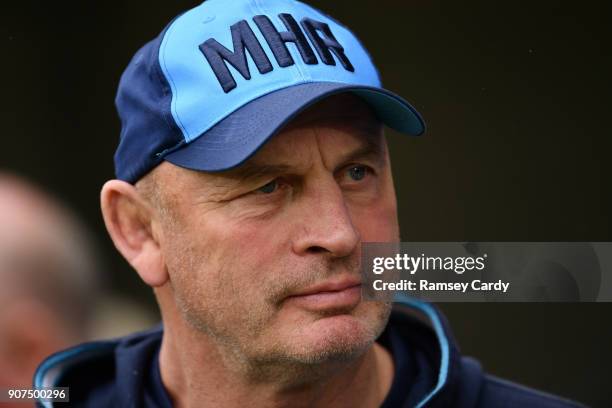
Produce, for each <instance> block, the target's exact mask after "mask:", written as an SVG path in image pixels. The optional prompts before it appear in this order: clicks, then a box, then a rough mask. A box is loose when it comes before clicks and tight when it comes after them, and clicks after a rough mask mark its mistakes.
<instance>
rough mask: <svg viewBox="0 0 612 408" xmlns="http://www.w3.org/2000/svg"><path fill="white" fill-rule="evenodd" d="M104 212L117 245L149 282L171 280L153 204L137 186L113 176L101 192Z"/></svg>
mask: <svg viewBox="0 0 612 408" xmlns="http://www.w3.org/2000/svg"><path fill="white" fill-rule="evenodd" d="M100 201H101V206H102V216H103V217H104V223H105V224H106V229H107V230H108V232H109V234H110V236H111V239H112V240H113V243H114V244H115V247H116V248H117V249H118V250H119V252H121V254H122V255H123V257H124V258H125V259H127V261H128V262H129V263H130V265H132V267H133V268H134V269H136V272H138V275H140V278H141V279H142V280H143V281H144V282H145V283H146V284H147V285H149V286H152V287H157V286H161V285H163V284H164V283H166V281H167V280H168V272H167V269H166V266H165V264H164V259H163V254H162V251H161V248H160V246H159V237H157V236H156V234H155V233H154V230H155V229H154V223H155V222H156V220H155V218H154V216H155V213H154V210H153V209H152V208H151V205H150V204H149V203H148V202H147V201H146V200H145V199H144V198H143V197H142V196H141V195H140V194H139V192H138V191H137V190H136V188H135V187H134V186H133V185H131V184H129V183H126V182H125V181H121V180H110V181H108V182H106V184H104V187H102V193H101V195H100Z"/></svg>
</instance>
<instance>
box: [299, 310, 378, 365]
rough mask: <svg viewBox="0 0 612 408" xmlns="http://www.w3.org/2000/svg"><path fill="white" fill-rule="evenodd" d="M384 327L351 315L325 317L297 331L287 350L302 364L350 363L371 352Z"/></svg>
mask: <svg viewBox="0 0 612 408" xmlns="http://www.w3.org/2000/svg"><path fill="white" fill-rule="evenodd" d="M385 324H386V319H385V321H384V322H382V321H376V322H373V321H371V320H370V319H367V320H365V321H364V318H363V317H362V318H359V317H355V316H353V315H352V314H335V315H330V316H324V317H321V318H318V319H317V320H315V321H312V322H310V323H308V324H306V325H303V326H301V327H299V328H297V329H296V330H295V332H294V333H293V335H292V336H290V337H291V340H290V344H288V347H289V348H290V349H292V351H293V353H292V354H294V356H293V357H294V358H295V359H296V360H299V361H301V362H302V363H310V364H317V363H326V362H334V361H336V362H342V361H350V360H354V359H356V358H358V357H359V356H361V355H362V354H363V353H365V352H366V351H367V350H368V348H369V347H370V346H371V345H372V344H373V343H374V341H375V340H376V338H377V337H378V335H379V334H380V332H381V331H382V328H383V327H384V325H385Z"/></svg>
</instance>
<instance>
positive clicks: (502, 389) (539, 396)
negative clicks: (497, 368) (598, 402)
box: [478, 374, 586, 408]
mask: <svg viewBox="0 0 612 408" xmlns="http://www.w3.org/2000/svg"><path fill="white" fill-rule="evenodd" d="M483 380H484V381H483V383H482V388H481V392H480V398H479V403H478V406H479V407H495V408H505V407H508V408H509V407H524V408H530V407H534V408H535V407H538V408H585V407H586V406H585V405H582V404H580V403H578V402H575V401H571V400H568V399H565V398H561V397H558V396H556V395H552V394H548V393H546V392H542V391H538V390H534V389H532V388H529V387H526V386H523V385H520V384H516V383H513V382H511V381H507V380H504V379H501V378H498V377H495V376H493V375H489V374H487V375H485V377H484V379H483Z"/></svg>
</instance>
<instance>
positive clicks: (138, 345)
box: [34, 327, 162, 408]
mask: <svg viewBox="0 0 612 408" xmlns="http://www.w3.org/2000/svg"><path fill="white" fill-rule="evenodd" d="M161 334H162V330H161V327H156V328H154V329H152V330H148V331H144V332H140V333H135V334H133V335H130V336H126V337H122V338H117V339H112V340H105V341H95V342H90V343H84V344H81V345H78V346H75V347H72V348H69V349H67V350H64V351H60V352H58V353H55V354H53V355H51V356H49V357H48V358H47V359H45V360H44V361H43V362H42V363H41V364H40V366H39V367H38V369H37V370H36V373H35V375H34V386H35V387H69V389H70V391H69V392H70V405H71V406H74V407H85V406H86V407H89V408H94V407H107V406H113V405H115V406H116V404H115V403H113V401H115V398H116V396H117V393H118V387H119V388H121V389H122V390H123V391H125V392H121V394H131V393H133V391H134V390H137V389H138V386H139V385H140V382H141V381H142V379H143V374H144V373H142V372H141V371H142V370H139V369H140V368H141V367H142V366H143V365H144V364H145V361H146V360H147V359H148V358H149V356H150V352H152V350H155V345H156V344H157V343H158V342H159V341H160V339H161ZM139 371H140V372H139ZM118 380H119V382H118ZM122 397H125V398H134V397H135V396H134V395H122ZM37 406H39V407H40V406H45V407H47V406H54V405H53V404H45V403H40V402H39V403H38V405H37Z"/></svg>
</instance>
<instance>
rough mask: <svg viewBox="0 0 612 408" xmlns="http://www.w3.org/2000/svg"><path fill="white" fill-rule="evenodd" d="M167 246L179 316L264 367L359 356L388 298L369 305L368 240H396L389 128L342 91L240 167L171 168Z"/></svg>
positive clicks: (166, 173)
mask: <svg viewBox="0 0 612 408" xmlns="http://www.w3.org/2000/svg"><path fill="white" fill-rule="evenodd" d="M156 177H157V184H158V185H160V186H161V188H162V189H163V193H162V196H163V200H162V201H163V206H164V207H165V209H166V210H165V211H162V214H163V216H162V217H161V218H162V230H163V239H162V242H161V249H162V251H163V255H164V260H165V263H166V265H167V268H168V273H169V276H170V285H171V287H172V289H173V294H174V298H175V301H176V303H177V305H178V309H179V310H180V312H181V314H182V318H184V319H186V320H187V322H189V323H190V324H191V325H192V326H193V327H195V328H196V329H198V330H199V331H201V332H203V333H206V334H207V335H209V336H210V337H212V338H213V339H214V340H215V341H216V342H217V343H218V344H220V345H222V346H224V347H229V348H230V349H231V350H232V355H235V356H239V357H240V358H242V359H244V361H248V362H257V363H258V364H265V363H266V362H267V363H274V362H280V361H284V362H287V361H292V362H298V363H305V364H312V363H319V362H326V361H338V360H345V359H350V358H354V357H355V356H357V355H359V354H360V353H362V352H364V351H365V350H366V349H367V347H368V346H369V345H371V344H372V342H373V341H374V340H375V339H376V337H377V336H378V335H379V334H380V332H381V331H382V330H383V328H384V326H385V325H386V322H387V318H388V315H389V310H390V305H389V304H387V303H380V302H366V301H361V298H360V287H359V282H360V272H359V264H360V246H361V242H367V241H377V242H382V241H398V240H399V232H398V223H397V213H396V202H395V192H394V189H393V183H392V176H391V171H390V164H389V158H388V154H387V148H386V142H385V140H384V136H383V134H382V126H381V125H380V123H379V122H378V120H377V119H376V118H375V116H374V115H373V114H372V112H371V111H370V109H369V108H368V107H367V105H365V103H364V102H362V101H361V100H360V99H359V98H357V97H355V96H352V95H339V96H335V97H331V98H328V99H326V100H324V101H323V102H320V103H318V104H317V105H316V106H315V107H313V108H312V109H310V110H308V111H307V112H305V113H303V114H302V115H300V116H299V117H298V118H296V119H294V120H293V121H292V122H291V124H290V125H289V126H287V127H286V128H285V129H284V130H283V131H282V132H280V133H279V134H278V135H276V136H274V137H273V138H272V139H271V140H270V141H268V143H267V144H266V145H265V146H264V147H263V148H262V149H261V150H260V151H259V152H258V153H257V154H256V155H255V156H253V157H252V158H251V159H249V160H248V161H247V162H246V163H245V164H244V165H241V166H239V167H238V168H237V169H234V170H231V171H227V172H222V173H202V172H195V171H190V170H186V169H182V168H179V167H176V166H174V165H171V164H169V163H163V164H162V165H160V166H159V167H158V169H157V170H156Z"/></svg>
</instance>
